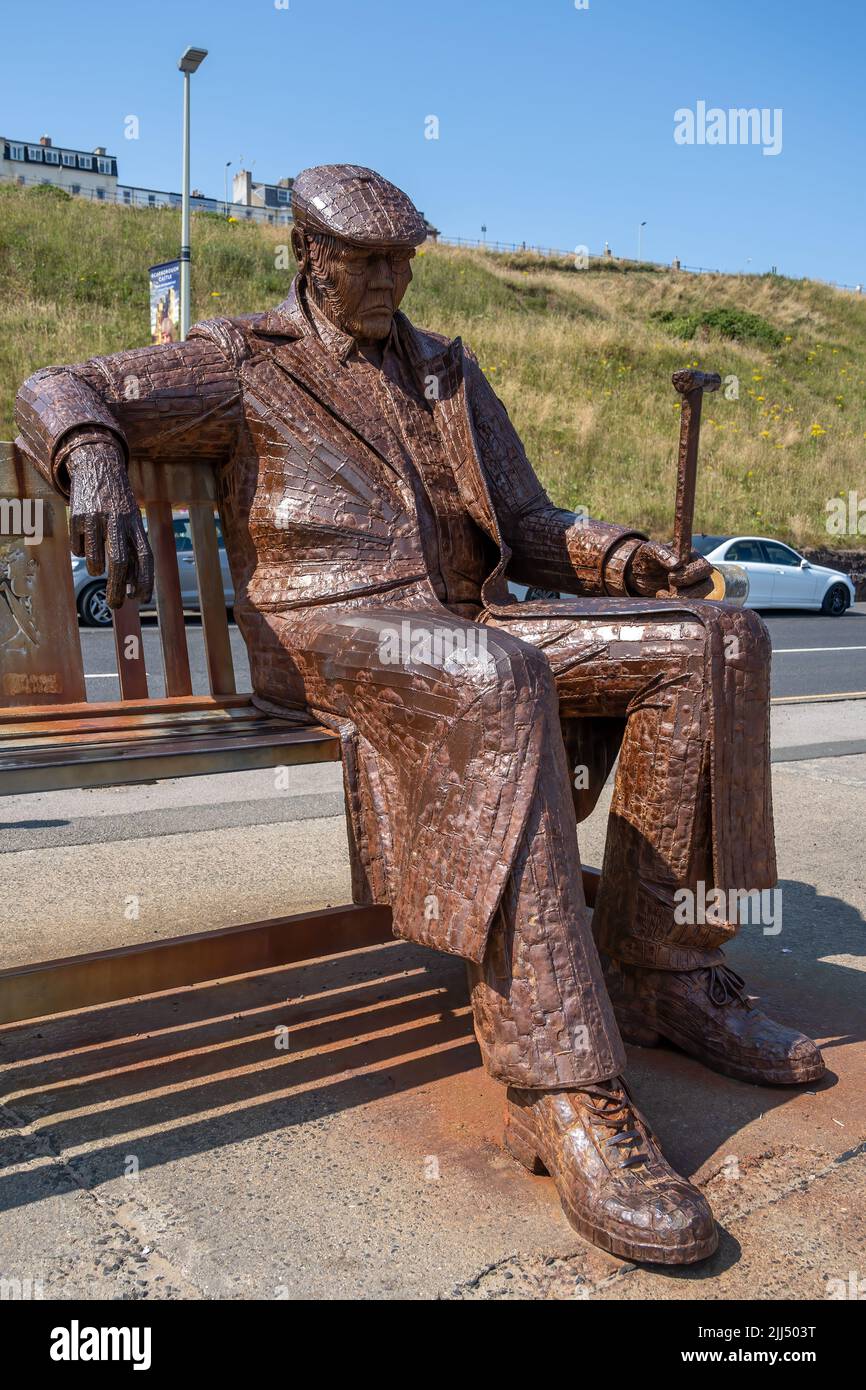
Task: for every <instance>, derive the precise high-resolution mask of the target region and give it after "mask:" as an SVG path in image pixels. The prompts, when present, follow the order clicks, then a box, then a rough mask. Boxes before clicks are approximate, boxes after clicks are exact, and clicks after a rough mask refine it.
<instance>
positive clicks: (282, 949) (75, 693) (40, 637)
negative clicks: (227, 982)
mask: <svg viewBox="0 0 866 1390" xmlns="http://www.w3.org/2000/svg"><path fill="white" fill-rule="evenodd" d="M130 478H131V481H132V485H133V488H134V490H135V495H136V498H137V500H138V502H139V505H141V506H142V507H143V508H144V509H145V512H146V515H147V524H148V534H149V536H150V542H151V546H152V548H153V553H154V560H155V566H156V608H157V619H158V628H159V637H160V643H161V649H162V663H163V671H164V677H165V690H166V695H165V697H164V698H157V699H153V698H150V697H149V696H148V686H147V673H146V669H145V663H144V649H143V644H142V640H141V624H140V620H139V614H138V604H137V603H130V602H127V603H125V604H124V606H123V608H122V609H120V610H119V611H118V612H117V613H115V617H114V640H115V650H116V654H117V671H118V678H119V682H120V690H121V697H122V698H121V699H120V700H117V701H106V702H89V701H88V700H87V694H86V690H85V681H84V666H83V661H82V652H81V644H80V638H79V628H78V616H77V612H76V608H75V599H74V594H73V588H72V573H71V565H70V545H69V531H68V525H67V519H66V508H65V505H64V503H63V499H62V498H60V497H59V496H58V495H57V494H56V493H55V492H53V491H52V490H51V489H50V488H49V487H48V486H47V484H46V483H45V482H44V480H43V479H42V478H41V477H40V476H39V474H37V473H36V471H35V470H34V469H33V468H32V467H31V466H30V465H29V464H28V463H27V461H26V460H25V459H23V458H22V457H21V456H20V455H18V454H17V452H16V451H15V449H14V448H13V446H12V445H11V444H2V443H0V499H6V500H7V501H9V502H10V503H15V502H16V501H17V502H19V503H20V502H23V501H24V500H25V499H29V500H30V501H31V502H37V501H38V502H39V503H40V504H41V520H42V530H43V539H42V540H41V541H40V543H39V544H38V545H32V546H27V545H25V544H24V541H23V539H22V537H21V534H20V530H19V534H18V535H15V534H9V520H10V518H12V519H13V520H14V518H15V515H16V514H15V511H14V507H13V506H7V507H6V509H5V511H4V519H5V522H6V524H5V526H4V531H5V532H6V533H5V534H3V535H0V795H4V794H5V795H9V794H12V793H26V792H39V791H52V790H56V789H58V788H68V787H97V786H109V785H118V784H130V783H135V782H140V781H145V780H151V779H156V778H165V777H190V776H195V775H199V774H203V773H214V772H236V771H238V770H241V769H248V768H257V767H276V766H286V765H293V764H300V763H314V762H337V761H339V759H340V743H339V740H338V739H337V738H336V737H335V736H334V735H333V734H332V733H330V731H329V730H327V729H324V728H322V727H321V725H317V724H315V723H313V722H312V721H310V720H309V719H307V718H306V717H305V716H302V715H299V717H298V721H297V724H296V725H293V724H292V723H291V722H289V721H288V720H285V719H278V718H274V717H271V716H269V715H267V714H264V713H262V712H261V711H260V710H257V709H256V708H255V707H254V706H253V704H252V703H251V699H250V696H249V695H248V694H238V693H237V691H236V688H235V674H234V667H233V662H232V654H231V645H230V640H229V628H228V620H227V615H226V609H225V599H224V595H223V587H222V579H221V575H220V566H219V554H218V548H217V536H216V527H215V524H214V513H215V506H216V499H215V487H214V478H213V474H212V471H211V469H210V468H209V467H208V466H206V465H189V464H186V463H177V464H168V463H167V464H161V465H160V467H159V469H156V468H153V467H150V466H147V467H139V466H137V465H135V464H132V465H131V466H130ZM173 506H174V507H185V508H187V509H188V511H189V515H190V519H191V529H192V539H193V551H194V555H195V561H196V571H197V576H198V584H199V597H200V603H201V621H202V630H203V636H204V645H205V653H206V664H207V671H208V680H209V685H210V691H211V693H210V695H193V694H192V682H191V679H190V667H189V654H188V649H187V640H186V627H185V624H184V615H183V609H182V605H181V589H180V579H179V575H178V567H177V552H176V548H175V541H174V532H173V528H172V507H173ZM27 520H28V518H27V517H26V515H25V514H24V512H23V510H22V511H21V512H20V521H21V526H22V527H24V526H26V524H27ZM24 598H29V601H30V602H29V607H28V605H26V604H24V603H22V599H24ZM16 614H17V615H18V616H17V618H16ZM596 881H597V874H596V873H595V872H594V871H593V870H589V869H587V870H585V871H584V884H585V889H586V893H587V899H588V901H592V899H593V898H594V895H595V885H596ZM390 928H391V914H390V909H388V908H385V907H377V906H370V905H364V904H347V905H345V906H342V907H337V908H328V909H326V910H324V911H320V912H312V913H303V914H296V915H293V916H287V917H279V918H275V919H272V920H270V921H265V922H248V923H245V924H243V925H239V926H236V927H226V928H221V929H218V930H215V931H208V932H199V933H195V934H190V935H186V936H182V937H175V938H171V939H168V940H161V941H157V942H148V943H143V944H136V945H131V946H120V947H116V948H114V949H111V950H105V951H98V952H92V953H88V954H84V955H79V956H74V957H65V958H60V959H57V960H49V961H40V962H37V963H34V964H29V965H24V966H15V967H13V968H11V969H0V1024H4V1023H12V1022H17V1021H19V1020H23V1019H28V1018H37V1017H42V1016H43V1015H48V1014H53V1013H61V1012H66V1011H68V1010H74V1009H79V1008H86V1007H89V1006H92V1005H96V1004H104V1003H108V1002H111V1001H113V1000H120V999H128V998H133V997H136V996H138V995H142V994H151V993H156V992H158V991H162V990H168V989H173V988H180V987H181V986H184V985H190V984H198V983H202V982H204V981H206V980H214V979H223V978H225V977H226V976H233V975H242V974H246V973H248V972H249V971H253V970H263V969H267V968H269V967H273V966H278V965H284V964H290V963H293V962H296V961H301V960H310V959H314V958H316V957H318V956H329V955H335V954H337V953H339V952H342V951H352V950H358V949H360V948H361V947H365V946H372V945H377V944H380V943H382V942H384V941H388V940H389V939H390V936H391V931H390ZM0 964H2V956H0Z"/></svg>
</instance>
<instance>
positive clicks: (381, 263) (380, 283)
mask: <svg viewBox="0 0 866 1390" xmlns="http://www.w3.org/2000/svg"><path fill="white" fill-rule="evenodd" d="M369 283H370V289H371V290H392V289H393V288H394V272H393V271H392V269H391V262H390V261H389V260H388V257H387V256H380V257H379V258H378V260H376V261H374V262H373V265H372V266H371V267H370V281H369Z"/></svg>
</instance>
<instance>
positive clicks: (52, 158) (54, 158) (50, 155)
mask: <svg viewBox="0 0 866 1390" xmlns="http://www.w3.org/2000/svg"><path fill="white" fill-rule="evenodd" d="M44 156H45V163H46V164H59V163H60V155H59V153H58V152H57V150H45V151H44Z"/></svg>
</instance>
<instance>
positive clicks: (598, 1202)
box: [505, 1077, 718, 1265]
mask: <svg viewBox="0 0 866 1390" xmlns="http://www.w3.org/2000/svg"><path fill="white" fill-rule="evenodd" d="M505 1146H506V1148H507V1149H508V1151H509V1152H510V1153H511V1154H512V1155H513V1156H514V1157H515V1158H516V1159H517V1160H518V1161H519V1162H520V1163H522V1164H523V1166H524V1167H525V1168H528V1169H529V1171H530V1172H532V1173H543V1172H547V1173H549V1174H550V1176H551V1177H552V1178H553V1180H554V1182H555V1183H556V1186H557V1190H558V1192H559V1197H560V1200H561V1202H562V1206H563V1210H564V1211H565V1214H566V1216H567V1217H568V1219H569V1221H570V1222H571V1224H572V1226H573V1227H574V1228H575V1230H576V1231H578V1232H579V1233H580V1235H582V1236H584V1237H585V1238H586V1239H587V1240H590V1241H592V1242H593V1244H594V1245H599V1246H601V1248H602V1250H609V1251H610V1253H611V1254H612V1255H619V1256H620V1257H621V1258H622V1259H624V1260H639V1261H646V1262H647V1263H651V1264H667V1265H677V1264H692V1263H693V1262H694V1261H695V1260H703V1259H706V1257H707V1256H708V1255H712V1253H713V1251H714V1250H715V1249H716V1247H717V1245H718V1234H717V1232H716V1224H715V1222H714V1220H713V1214H712V1212H711V1211H710V1208H709V1204H708V1203H707V1200H706V1198H705V1197H704V1196H703V1194H702V1193H700V1192H699V1191H698V1190H697V1188H695V1187H692V1185H691V1183H688V1182H686V1180H685V1178H681V1177H680V1176H679V1174H678V1173H675V1172H674V1170H673V1168H671V1166H670V1164H669V1163H668V1162H667V1160H666V1159H665V1157H664V1155H663V1154H662V1152H661V1150H660V1148H659V1146H658V1144H657V1143H656V1141H655V1139H654V1138H653V1136H652V1133H651V1132H650V1129H649V1127H648V1125H647V1123H646V1121H645V1120H644V1118H643V1116H642V1115H641V1114H640V1112H639V1111H638V1110H636V1109H635V1107H634V1106H633V1104H632V1101H631V1097H630V1095H629V1093H628V1091H627V1089H626V1087H625V1083H624V1082H623V1081H622V1079H621V1078H620V1077H614V1078H613V1080H611V1081H600V1082H598V1083H596V1084H595V1085H593V1086H584V1087H582V1088H581V1089H580V1090H568V1091H525V1090H520V1089H518V1088H517V1087H516V1086H509V1088H508V1092H507V1098H506V1109H505Z"/></svg>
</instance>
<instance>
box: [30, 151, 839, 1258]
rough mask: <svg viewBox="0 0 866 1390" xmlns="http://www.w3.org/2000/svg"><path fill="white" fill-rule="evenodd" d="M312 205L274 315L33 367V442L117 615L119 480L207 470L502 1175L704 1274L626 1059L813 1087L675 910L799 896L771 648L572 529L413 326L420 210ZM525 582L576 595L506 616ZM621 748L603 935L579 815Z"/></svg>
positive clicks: (274, 663) (720, 921)
mask: <svg viewBox="0 0 866 1390" xmlns="http://www.w3.org/2000/svg"><path fill="white" fill-rule="evenodd" d="M293 211H294V227H293V229H292V244H293V249H294V253H295V256H296V259H297V264H298V273H297V276H296V278H295V280H294V282H293V284H292V286H291V290H290V292H289V296H288V298H287V299H286V300H285V301H284V302H283V303H282V304H280V305H278V307H277V308H275V309H272V310H270V311H269V312H267V313H261V314H255V315H251V316H246V317H244V318H238V319H228V318H218V319H212V320H209V321H207V322H204V323H200V324H197V325H196V326H195V327H194V328H193V329H192V331H191V333H190V336H189V338H188V340H187V341H186V342H184V343H172V344H166V345H161V346H155V347H150V348H143V349H140V350H136V351H130V352H121V353H117V354H115V355H113V356H109V357H102V358H95V359H93V360H92V361H89V362H86V363H83V364H81V365H78V366H72V367H66V368H63V367H51V368H47V369H45V370H43V371H40V372H37V373H36V375H35V376H33V377H32V378H31V379H30V380H29V381H28V382H27V383H26V385H25V386H24V387H23V388H22V390H21V392H20V395H19V399H18V407H17V410H18V423H19V429H20V437H19V440H18V444H19V446H20V447H21V448H22V449H24V450H25V451H26V452H27V453H28V454H29V456H30V457H31V458H32V459H33V461H34V462H35V464H36V466H37V467H38V468H39V469H40V470H41V472H42V473H43V474H44V475H45V476H46V477H48V478H50V479H51V480H52V481H53V482H54V483H55V485H56V486H57V487H58V488H59V489H61V490H62V491H64V492H65V493H67V495H68V496H69V498H70V509H71V525H72V531H73V539H74V542H75V544H76V546H77V547H78V553H79V554H81V553H86V555H87V559H88V564H89V566H90V568H91V570H92V572H93V573H101V572H102V570H103V565H104V560H105V557H106V555H107V561H108V600H109V603H111V604H112V605H114V606H116V605H118V604H119V603H120V602H122V600H123V597H124V594H125V593H129V594H131V595H138V596H140V597H141V596H144V595H145V593H146V592H147V591H148V590H149V589H150V585H151V560H150V554H149V550H148V545H147V540H146V537H145V535H144V532H143V530H142V526H141V520H140V517H139V513H138V509H137V507H136V505H135V501H134V499H133V497H132V494H131V491H130V488H129V484H128V481H127V476H126V467H125V465H126V460H127V458H128V457H129V456H130V454H132V455H135V456H137V457H138V458H140V459H144V460H149V461H151V462H152V463H154V464H156V465H158V464H159V461H160V459H176V458H178V457H187V458H189V457H191V458H194V459H197V460H209V461H211V462H212V463H213V466H214V468H215V470H216V475H217V479H218V490H219V499H220V510H221V515H222V521H223V528H224V533H225V537H226V543H227V546H228V552H229V559H230V563H231V569H232V574H233V576H234V582H235V587H236V602H235V613H236V616H237V621H238V624H239V626H240V628H241V631H242V633H243V636H244V638H245V640H246V643H247V647H248V650H249V656H250V664H251V669H252V675H253V686H254V691H255V699H256V701H257V703H258V704H259V705H261V706H262V707H264V708H266V709H268V710H271V711H274V710H276V711H278V712H279V711H285V710H286V709H287V708H292V709H295V710H297V709H298V708H304V709H307V710H309V711H311V712H312V714H313V715H314V716H315V717H316V719H318V720H321V721H322V722H323V723H325V724H326V725H328V726H329V727H330V728H332V729H334V730H335V731H337V732H339V734H340V737H341V739H342V741H343V749H344V769H345V779H346V791H347V800H348V808H349V831H350V846H351V852H352V863H353V884H354V894H355V898H356V900H357V901H371V900H373V901H379V902H386V903H390V904H391V907H392V910H393V921H394V929H395V932H396V933H397V934H398V935H399V936H402V937H406V938H408V939H410V940H412V941H416V942H422V943H424V944H426V945H428V946H431V947H435V948H437V949H438V950H441V951H449V952H453V953H454V954H456V955H458V956H462V957H464V958H465V959H466V961H467V962H468V965H469V975H470V985H471V996H472V1006H473V1011H474V1019H475V1030H476V1034H477V1037H478V1041H479V1044H480V1047H481V1052H482V1054H483V1057H484V1061H485V1063H486V1065H487V1067H488V1068H489V1070H490V1072H491V1073H492V1075H493V1076H494V1077H496V1078H498V1079H499V1080H500V1081H501V1082H503V1083H504V1085H505V1086H506V1087H507V1088H508V1089H507V1095H506V1116H505V1118H506V1128H505V1137H506V1144H507V1146H508V1148H509V1149H510V1150H511V1152H512V1153H513V1154H514V1155H515V1156H516V1157H517V1158H518V1159H519V1160H520V1161H521V1162H523V1163H525V1164H526V1165H527V1166H528V1167H530V1168H532V1169H538V1168H539V1167H541V1166H543V1167H544V1168H545V1169H547V1171H548V1172H549V1173H550V1174H551V1175H552V1176H553V1178H554V1179H555V1181H556V1183H557V1185H558V1188H559V1192H560V1195H561V1198H562V1202H563V1205H564V1208H565V1210H566V1212H567V1215H568V1217H569V1218H570V1220H571V1222H572V1223H573V1225H574V1226H575V1227H576V1228H577V1230H578V1231H580V1232H581V1233H582V1234H583V1235H585V1236H587V1237H588V1238H589V1239H590V1240H593V1241H595V1242H596V1243H597V1244H599V1245H601V1246H603V1247H604V1248H606V1249H608V1250H610V1251H612V1252H613V1253H615V1254H618V1255H621V1256H624V1257H627V1258H631V1259H637V1260H651V1261H659V1262H666V1263H670V1264H677V1263H687V1262H689V1261H693V1260H698V1259H701V1258H703V1257H705V1256H707V1255H709V1254H711V1253H712V1251H713V1250H714V1249H715V1248H716V1244H717V1235H716V1229H715V1224H714V1221H713V1218H712V1214H711V1212H710V1209H709V1206H708V1204H707V1202H706V1200H705V1198H704V1197H703V1195H702V1194H701V1193H700V1192H699V1191H698V1190H697V1189H696V1188H695V1187H693V1186H692V1185H691V1184H689V1183H688V1182H687V1181H686V1180H685V1179H683V1178H682V1177H680V1176H678V1175H677V1173H675V1172H674V1171H673V1169H672V1168H671V1167H670V1166H669V1165H668V1163H667V1162H666V1160H665V1159H664V1157H663V1155H662V1153H661V1151H660V1149H659V1146H658V1143H657V1141H656V1140H655V1139H654V1137H653V1135H652V1132H651V1130H650V1129H649V1127H648V1125H647V1122H646V1121H645V1120H644V1119H643V1118H642V1116H641V1115H640V1113H639V1112H638V1111H637V1109H636V1108H635V1106H634V1104H633V1102H632V1099H631V1096H630V1094H629V1091H628V1090H627V1089H626V1086H625V1084H624V1082H623V1081H622V1079H621V1073H622V1071H623V1069H624V1067H625V1061H626V1058H625V1051H624V1048H623V1042H622V1038H625V1040H626V1041H628V1040H632V1041H635V1042H638V1043H643V1044H645V1045H653V1044H654V1043H656V1042H657V1041H658V1040H659V1039H660V1038H665V1039H668V1040H670V1041H671V1042H673V1043H675V1044H677V1045H678V1046H679V1047H680V1048H683V1049H685V1050H686V1051H687V1052H689V1053H690V1054H691V1055H692V1056H693V1057H697V1058H699V1059H700V1060H701V1061H702V1062H704V1063H705V1064H706V1065H707V1066H709V1067H713V1068H715V1069H716V1070H717V1071H722V1072H725V1073H726V1074H728V1075H730V1076H734V1077H737V1078H738V1079H740V1080H743V1081H751V1082H757V1083H762V1084H763V1083H767V1082H775V1083H782V1084H785V1083H802V1082H806V1081H814V1080H815V1079H816V1078H817V1077H818V1076H820V1075H821V1073H822V1071H823V1061H822V1058H821V1054H820V1052H819V1051H818V1049H817V1047H816V1046H815V1045H814V1043H813V1042H812V1041H811V1040H809V1039H808V1038H806V1037H804V1036H802V1035H801V1034H798V1033H795V1032H792V1031H791V1030H789V1029H787V1028H783V1027H781V1026H779V1025H778V1024H776V1023H774V1022H772V1021H771V1020H770V1019H769V1018H767V1017H766V1015H764V1014H763V1013H761V1012H760V1011H759V1010H758V1009H757V1008H755V1007H753V1006H752V1004H751V1003H750V1001H749V1000H748V998H747V997H746V995H745V993H744V989H743V982H742V980H740V979H739V977H738V976H737V975H735V974H734V973H733V971H732V970H731V969H730V968H729V967H728V966H727V965H726V964H725V963H724V959H723V956H722V947H723V946H724V944H725V943H726V942H727V941H728V940H729V939H730V937H732V936H733V934H734V931H735V929H736V920H735V919H736V912H734V913H730V912H728V913H725V912H716V913H707V914H702V913H701V912H700V911H699V910H695V911H689V910H687V907H686V910H682V904H683V903H686V905H688V903H689V902H691V903H692V904H693V905H695V906H696V907H697V908H699V907H700V904H701V902H702V896H701V895H702V893H706V892H709V890H710V889H711V888H715V889H720V890H722V892H723V893H724V894H725V895H726V896H725V901H727V900H728V899H727V895H728V894H729V893H732V892H735V891H736V890H747V889H748V890H754V889H766V888H770V887H771V886H772V885H773V884H774V882H775V879H776V864H775V854H774V841H773V822H772V808H771V800H770V778H769V749H768V705H769V692H768V679H769V643H768V639H767V634H766V630H765V628H764V626H763V624H762V623H761V621H760V620H759V618H758V617H756V616H755V615H754V614H752V613H750V612H748V611H745V610H743V609H739V608H735V607H731V606H726V605H724V604H717V603H708V602H702V601H700V600H699V599H696V598H692V599H690V597H689V589H690V588H691V589H692V592H693V593H694V591H695V586H697V585H698V584H699V583H701V582H702V581H704V580H705V579H706V576H707V573H708V567H707V565H706V562H705V561H703V560H701V559H700V557H698V556H696V555H692V558H691V560H690V561H688V562H687V564H686V565H685V567H683V562H682V561H681V560H678V559H677V556H676V555H675V554H674V552H673V551H672V550H671V549H669V548H667V547H666V546H664V545H660V544H657V543H654V542H651V541H649V540H647V539H646V538H645V537H644V536H643V535H641V534H640V533H639V532H636V531H633V530H629V529H625V528H623V527H620V526H614V525H609V524H607V523H603V522H598V521H588V520H585V519H581V518H579V517H577V516H576V515H574V514H573V513H570V512H567V511H562V510H560V509H558V508H557V507H555V506H553V504H552V503H551V501H550V500H549V498H548V497H547V495H546V493H545V491H544V488H543V487H542V486H541V484H540V482H539V481H538V479H537V477H536V475H535V473H534V472H533V470H532V467H531V465H530V463H529V462H528V460H527V458H526V455H525V453H524V450H523V447H522V445H521V442H520V440H519V438H518V436H517V434H516V433H515V431H514V428H513V427H512V425H511V423H510V421H509V418H508V415H507V413H506V410H505V407H504V406H503V404H502V403H501V401H499V400H498V399H497V397H496V395H495V394H494V392H493V391H492V389H491V387H490V385H489V384H488V382H487V380H486V378H485V376H484V374H483V372H482V371H481V370H480V368H479V366H478V363H477V361H476V359H475V358H474V357H473V355H472V353H471V352H470V351H469V350H468V348H466V347H464V345H463V343H462V342H461V340H460V339H459V338H456V339H454V340H453V341H450V340H448V339H447V338H444V337H441V336H439V335H437V334H434V333H427V332H424V331H422V330H420V329H418V328H416V327H414V325H413V324H411V323H410V322H409V320H408V319H407V318H406V317H405V316H404V315H403V314H401V313H399V312H398V308H399V305H400V301H401V299H402V298H403V295H404V294H405V292H406V289H407V287H408V285H409V282H410V280H411V278H412V273H411V268H410V262H411V260H412V257H413V255H414V254H415V249H414V248H415V247H416V246H417V245H418V244H420V243H421V242H422V241H423V240H424V235H425V229H424V223H423V220H422V218H421V216H420V215H419V213H418V212H417V211H416V209H415V207H414V206H413V204H412V203H411V202H410V200H409V198H408V197H407V196H406V195H405V194H404V193H402V192H401V191H400V190H399V189H397V188H395V187H394V185H393V184H391V183H389V182H388V181H387V180H386V179H384V178H382V177H381V176H380V175H378V174H376V173H374V172H372V171H371V170H369V169H364V168H359V167H356V166H352V165H329V166H323V167H320V168H315V169H308V170H306V171H305V172H304V173H302V174H301V175H300V176H299V177H298V179H297V180H296V182H295V185H294V190H293ZM671 573H674V577H675V579H676V580H677V583H678V586H679V597H677V598H676V599H673V600H671V599H667V600H665V599H657V598H656V597H655V595H656V594H657V592H658V591H659V589H660V587H662V586H664V585H665V584H666V583H667V582H668V580H669V577H670V575H671ZM507 578H513V579H514V580H516V581H519V582H523V583H525V584H530V585H535V586H540V587H541V588H542V589H546V590H548V591H565V592H566V593H573V594H575V595H577V597H576V598H574V599H565V600H534V601H529V602H525V603H517V602H516V601H515V600H514V599H513V598H512V597H511V595H510V593H509V591H508V588H507V584H506V579H507ZM617 752H619V767H618V771H617V776H616V784H615V789H614V794H613V802H612V806H611V811H610V821H609V828H608V836H607V844H606V849H605V855H604V865H603V872H602V879H601V883H600V886H599V890H598V895H597V902H596V907H595V914H594V922H593V924H592V927H591V924H590V916H589V913H588V911H587V908H586V905H585V900H584V895H583V886H582V878H581V862H580V857H579V853H578V842H577V835H576V832H575V822H576V820H577V821H580V820H581V819H583V818H584V817H585V816H586V815H587V814H588V812H589V811H590V810H591V809H592V806H593V805H594V803H595V801H596V800H597V797H598V794H599V791H600V789H601V787H602V786H603V784H604V781H605V778H606V776H607V774H608V772H609V770H610V769H611V767H612V766H613V763H614V760H615V757H616V754H617ZM683 890H687V891H685V892H683ZM690 893H691V897H690V896H689V894H690ZM593 933H594V938H595V939H594V938H593Z"/></svg>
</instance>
